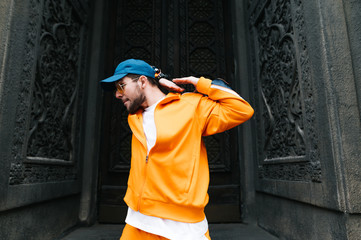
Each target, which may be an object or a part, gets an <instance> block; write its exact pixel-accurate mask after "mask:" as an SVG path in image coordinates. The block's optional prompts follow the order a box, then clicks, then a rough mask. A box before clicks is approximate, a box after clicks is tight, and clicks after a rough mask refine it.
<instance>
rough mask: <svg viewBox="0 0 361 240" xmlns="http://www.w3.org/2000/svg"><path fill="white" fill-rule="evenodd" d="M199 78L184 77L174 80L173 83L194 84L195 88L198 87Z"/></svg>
mask: <svg viewBox="0 0 361 240" xmlns="http://www.w3.org/2000/svg"><path fill="white" fill-rule="evenodd" d="M198 80H199V78H197V77H192V76H190V77H183V78H174V79H173V82H175V83H176V84H193V86H195V87H196V86H197V83H198Z"/></svg>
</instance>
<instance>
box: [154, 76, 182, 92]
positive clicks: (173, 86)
mask: <svg viewBox="0 0 361 240" xmlns="http://www.w3.org/2000/svg"><path fill="white" fill-rule="evenodd" d="M159 84H160V85H161V86H163V87H165V88H167V89H168V90H172V91H176V92H183V91H184V88H181V87H179V86H178V85H177V84H175V83H174V82H172V81H169V80H168V79H165V78H161V79H159Z"/></svg>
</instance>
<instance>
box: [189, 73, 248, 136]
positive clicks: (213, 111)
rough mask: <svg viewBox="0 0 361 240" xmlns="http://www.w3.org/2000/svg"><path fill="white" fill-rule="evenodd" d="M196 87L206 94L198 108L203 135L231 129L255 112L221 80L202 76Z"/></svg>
mask: <svg viewBox="0 0 361 240" xmlns="http://www.w3.org/2000/svg"><path fill="white" fill-rule="evenodd" d="M196 89H197V91H198V92H199V93H202V94H204V95H205V96H204V97H202V99H201V101H200V102H199V105H198V108H197V111H198V112H197V118H198V121H199V123H200V124H201V127H202V134H203V136H208V135H213V134H216V133H220V132H223V131H226V130H228V129H231V128H233V127H235V126H237V125H239V124H241V123H243V122H245V121H247V120H248V119H250V118H251V117H252V115H253V113H254V110H253V108H252V107H251V105H250V104H249V103H248V102H247V101H245V100H244V99H243V98H242V97H240V96H239V95H238V94H237V93H236V92H235V91H233V90H232V89H230V88H229V87H228V86H227V85H225V84H224V83H223V82H222V81H221V80H214V81H213V82H212V81H211V80H209V79H206V78H204V77H201V78H200V79H199V81H198V83H197V86H196Z"/></svg>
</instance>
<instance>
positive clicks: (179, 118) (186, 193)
mask: <svg viewBox="0 0 361 240" xmlns="http://www.w3.org/2000/svg"><path fill="white" fill-rule="evenodd" d="M155 74H156V72H155V70H154V69H153V68H152V67H151V66H150V65H149V64H147V63H146V62H144V61H142V60H135V59H128V60H126V61H124V62H121V63H120V64H119V65H118V67H117V68H116V70H115V73H114V75H113V76H111V77H109V78H107V79H105V80H102V81H101V84H102V87H103V88H104V89H106V90H111V89H114V90H116V92H115V97H116V98H118V99H120V100H122V102H123V104H124V105H125V107H126V108H127V110H128V111H129V116H128V123H129V126H130V128H131V130H132V133H133V137H132V157H131V169H130V173H129V179H128V189H127V192H126V195H125V197H124V201H125V202H126V204H127V205H128V207H129V208H128V215H127V218H126V223H127V224H126V226H125V228H124V230H123V234H122V237H121V240H131V239H182V240H187V239H189V240H201V239H210V236H209V232H208V223H207V219H206V217H205V214H204V207H205V206H206V204H207V203H208V194H207V190H208V185H209V169H208V161H207V152H206V149H205V146H204V143H203V141H202V136H207V135H212V134H216V133H220V132H223V131H225V130H228V129H230V128H233V127H235V126H237V125H239V124H241V123H243V122H245V121H247V120H248V119H250V118H251V117H252V115H253V112H254V111H253V109H252V107H251V106H250V105H249V104H248V103H247V102H246V101H245V100H244V99H243V98H241V97H240V96H239V95H238V94H237V93H236V92H234V91H233V90H231V89H230V88H229V87H228V86H227V85H226V84H225V83H224V82H223V81H221V80H213V81H211V80H209V79H206V78H204V77H201V78H196V77H185V78H177V79H173V82H171V81H168V80H166V79H164V78H161V79H160V80H159V81H158V82H157V80H156V79H155ZM176 84H192V85H194V86H195V88H196V90H197V92H198V93H184V94H180V93H172V92H171V93H168V94H167V95H166V94H164V93H163V92H162V91H161V90H160V88H159V86H163V87H166V88H168V89H170V90H173V91H176V92H182V91H183V90H184V89H182V88H180V87H179V86H177V85H176Z"/></svg>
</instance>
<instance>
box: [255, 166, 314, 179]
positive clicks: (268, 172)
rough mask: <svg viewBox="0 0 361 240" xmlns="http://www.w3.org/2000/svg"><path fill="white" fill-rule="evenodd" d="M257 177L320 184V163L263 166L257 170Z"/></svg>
mask: <svg viewBox="0 0 361 240" xmlns="http://www.w3.org/2000/svg"><path fill="white" fill-rule="evenodd" d="M258 177H259V178H260V179H282V180H286V181H306V182H311V181H312V182H321V164H320V162H302V163H298V164H293V163H282V164H264V165H260V166H259V168H258Z"/></svg>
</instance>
